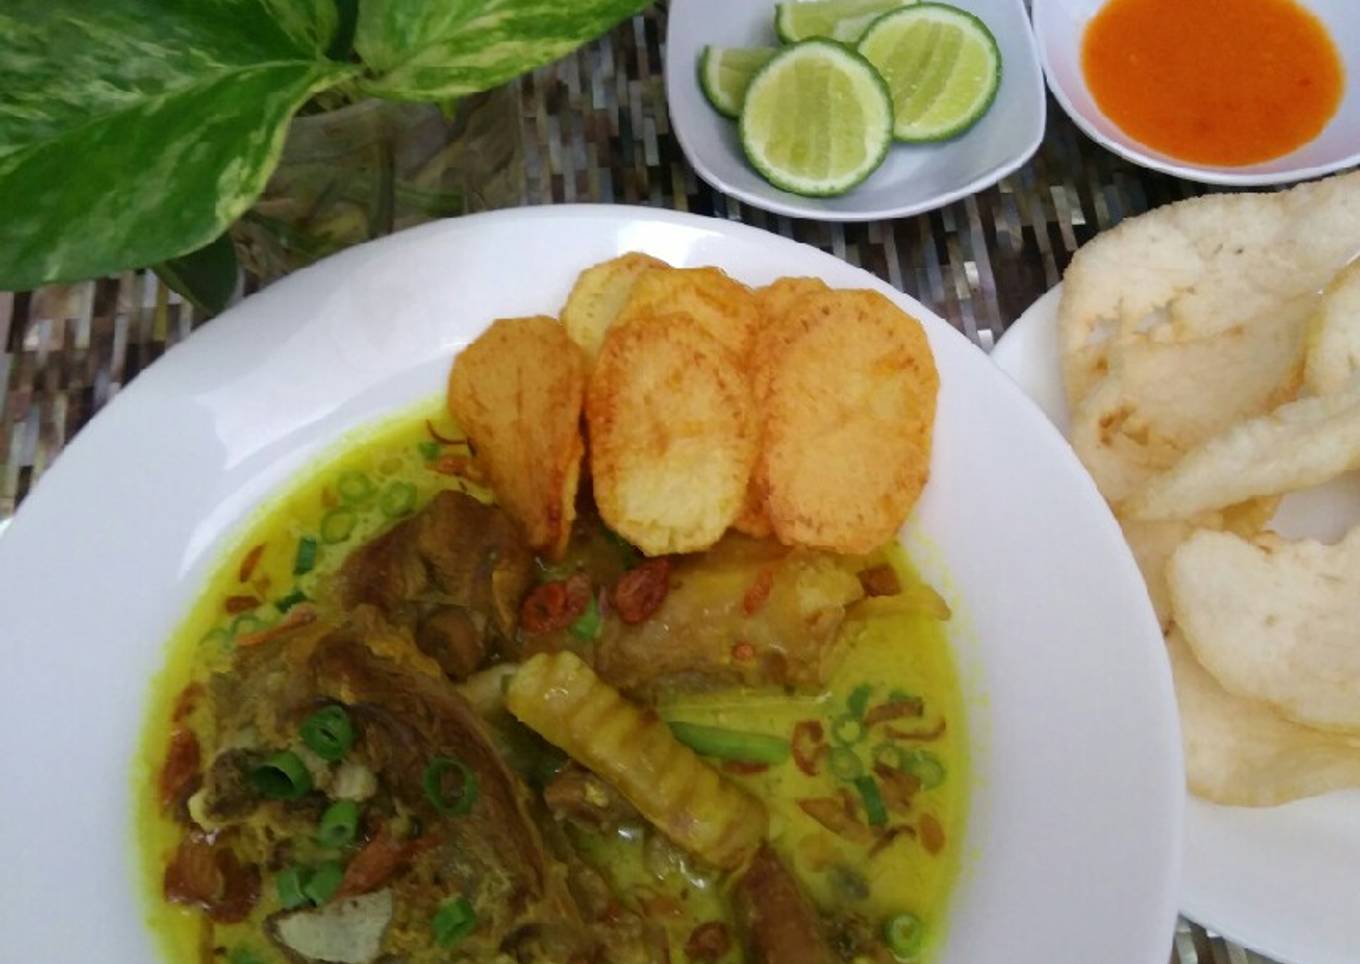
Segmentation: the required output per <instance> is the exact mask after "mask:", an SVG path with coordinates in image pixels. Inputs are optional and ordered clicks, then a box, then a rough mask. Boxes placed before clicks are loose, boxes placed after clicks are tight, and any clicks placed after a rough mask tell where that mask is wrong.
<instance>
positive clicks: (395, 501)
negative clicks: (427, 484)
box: [378, 482, 416, 519]
mask: <svg viewBox="0 0 1360 964" xmlns="http://www.w3.org/2000/svg"><path fill="white" fill-rule="evenodd" d="M378 507H379V508H380V509H382V513H383V515H385V516H387V517H388V518H389V519H400V518H401V517H402V516H404V515H410V513H411V510H412V509H414V508H415V507H416V487H415V486H414V485H412V484H411V483H410V482H392V483H390V484H389V485H388V486H387V488H385V489H383V494H382V498H381V499H379V500H378Z"/></svg>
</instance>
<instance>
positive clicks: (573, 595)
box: [519, 572, 591, 634]
mask: <svg viewBox="0 0 1360 964" xmlns="http://www.w3.org/2000/svg"><path fill="white" fill-rule="evenodd" d="M590 596H591V589H590V578H589V577H588V576H586V575H585V574H584V573H579V572H578V573H576V574H574V575H572V576H570V577H569V578H567V579H554V580H553V581H552V582H545V583H543V584H542V585H541V586H535V587H534V589H533V591H532V592H530V593H529V595H528V596H526V597H524V602H523V603H521V604H520V607H519V623H520V625H521V626H523V627H524V631H525V632H526V633H535V634H537V633H553V632H557V631H558V630H562V629H566V628H567V627H568V626H570V625H571V624H572V623H574V622H576V620H577V618H578V617H580V615H581V614H582V613H583V612H585V611H586V606H588V605H590Z"/></svg>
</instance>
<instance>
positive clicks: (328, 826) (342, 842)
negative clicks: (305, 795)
mask: <svg viewBox="0 0 1360 964" xmlns="http://www.w3.org/2000/svg"><path fill="white" fill-rule="evenodd" d="M358 835H359V804H357V803H355V802H354V801H353V800H337V801H335V803H332V804H331V805H330V806H329V807H327V808H326V812H325V813H323V814H322V815H321V822H320V823H319V824H317V828H316V839H317V842H318V843H319V844H321V846H323V847H347V846H349V845H350V844H352V843H354V838H355V837H357V836H358Z"/></svg>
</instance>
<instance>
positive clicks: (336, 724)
mask: <svg viewBox="0 0 1360 964" xmlns="http://www.w3.org/2000/svg"><path fill="white" fill-rule="evenodd" d="M302 742H303V743H306V744H307V748H308V749H309V750H311V751H312V752H313V753H315V754H316V755H317V756H319V757H321V759H323V760H326V761H329V762H331V763H334V762H335V761H336V760H339V759H340V758H342V757H343V756H344V755H345V754H346V753H348V752H349V748H350V747H352V746H353V745H354V724H353V723H351V722H350V719H349V714H348V713H346V712H345V708H344V707H343V706H340V705H338V704H335V703H332V704H331V705H330V706H327V707H323V708H322V709H319V710H317V711H316V712H315V713H313V714H312V715H311V716H309V717H307V719H306V721H305V722H304V723H303V724H302Z"/></svg>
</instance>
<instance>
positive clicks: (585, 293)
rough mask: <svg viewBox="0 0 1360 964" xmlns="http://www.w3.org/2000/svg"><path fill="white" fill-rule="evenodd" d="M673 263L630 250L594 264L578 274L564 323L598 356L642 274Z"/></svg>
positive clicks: (590, 354)
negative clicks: (610, 327) (606, 336)
mask: <svg viewBox="0 0 1360 964" xmlns="http://www.w3.org/2000/svg"><path fill="white" fill-rule="evenodd" d="M669 267H670V265H668V264H666V262H664V261H659V260H658V259H656V258H653V257H652V256H651V255H647V254H642V253H641V252H639V251H630V252H628V253H627V254H621V255H619V256H618V257H617V258H610V259H609V260H608V261H601V262H600V263H599V264H597V265H592V266H591V267H589V268H586V270H584V271H582V272H581V273H580V275H578V276H577V278H576V284H574V285H573V286H572V289H571V294H570V295H568V296H567V303H566V304H565V305H564V306H563V307H562V325H563V327H565V328H566V329H567V334H568V335H569V336H570V337H571V340H572V341H574V342H576V344H578V345H580V346H581V348H582V349H583V350H584V351H585V353H586V357H587V358H589V359H591V360H594V358H595V356H596V355H598V354H599V353H600V345H601V344H602V343H603V342H604V334H605V332H607V331H608V330H609V326H610V325H612V324H613V323H614V319H615V318H617V317H618V315H619V312H620V311H621V310H622V309H623V306H624V304H625V303H627V301H628V296H629V295H631V294H632V293H633V286H634V285H635V284H637V280H638V278H640V277H642V275H643V274H645V273H646V272H648V271H655V270H658V269H663V270H664V269H668V268H669Z"/></svg>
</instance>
